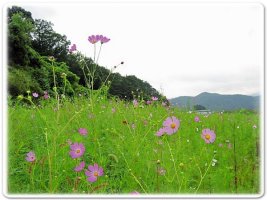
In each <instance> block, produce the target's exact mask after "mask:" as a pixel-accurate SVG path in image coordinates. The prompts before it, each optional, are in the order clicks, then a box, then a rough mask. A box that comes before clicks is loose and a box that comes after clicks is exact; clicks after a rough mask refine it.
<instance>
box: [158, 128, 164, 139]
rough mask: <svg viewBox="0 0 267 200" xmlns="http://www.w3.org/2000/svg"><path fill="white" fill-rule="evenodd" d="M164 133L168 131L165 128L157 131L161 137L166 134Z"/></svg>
mask: <svg viewBox="0 0 267 200" xmlns="http://www.w3.org/2000/svg"><path fill="white" fill-rule="evenodd" d="M164 133H166V130H165V128H160V129H159V130H158V132H157V133H156V136H158V137H160V136H162V135H164Z"/></svg>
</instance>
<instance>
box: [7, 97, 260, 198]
mask: <svg viewBox="0 0 267 200" xmlns="http://www.w3.org/2000/svg"><path fill="white" fill-rule="evenodd" d="M89 102H90V101H89V100H88V99H86V98H83V97H80V98H76V99H75V100H73V101H67V100H66V101H65V102H64V103H63V104H61V106H60V110H59V111H55V109H54V108H55V107H56V104H55V102H53V100H52V99H50V100H48V101H46V102H45V101H42V102H39V103H38V104H42V106H40V107H39V106H36V107H34V106H25V104H24V106H23V104H19V103H18V104H15V105H9V110H8V123H9V127H8V161H9V163H8V193H10V194H16V193H27V194H28V193H50V194H62V193H80V194H84V193H85V194H88V193H90V194H91V193H93V194H129V193H131V192H133V191H138V192H140V193H142V194H143V193H147V194H160V193H164V194H195V193H197V194H203V193H204V194H209V193H216V194H217V193H218V194H235V193H238V194H257V193H259V188H260V172H259V163H260V160H259V158H260V156H259V155H258V149H259V147H258V146H259V133H260V131H259V128H256V129H253V128H252V126H253V125H254V124H256V125H257V127H259V115H258V114H255V113H241V112H235V113H223V114H220V113H213V114H211V115H209V116H208V117H204V116H203V115H198V116H200V119H201V121H200V122H198V123H197V122H195V121H194V117H195V116H196V115H197V114H196V113H187V112H185V111H180V110H179V109H177V108H176V109H174V108H171V109H166V108H165V107H163V106H162V105H161V104H160V103H154V104H153V105H149V106H147V105H145V106H144V107H143V108H142V107H138V108H134V107H133V105H132V102H129V103H126V102H123V101H116V100H107V99H105V98H99V99H98V100H97V101H95V103H94V105H93V107H92V105H90V103H89ZM112 108H115V109H116V112H115V113H112ZM92 115H93V117H90V116H92ZM169 116H176V117H177V118H178V119H179V120H180V127H179V130H178V132H176V133H175V134H173V135H164V136H163V137H160V138H159V137H157V136H155V133H156V132H157V131H158V129H159V128H160V127H161V126H162V123H163V121H164V120H165V119H166V118H167V117H169ZM145 120H146V121H147V125H145V124H144V121H145ZM123 121H124V122H126V121H127V123H123ZM133 123H134V125H135V128H133V127H132V124H133ZM238 126H239V128H237V127H238ZM79 128H86V129H87V130H88V132H89V133H88V135H87V136H82V135H80V134H79V133H78V129H79ZM205 128H209V129H212V130H214V131H215V133H216V140H215V142H214V143H212V144H206V143H205V141H204V140H203V139H202V138H201V132H202V130H203V129H205ZM68 139H70V140H71V141H72V142H79V143H83V144H84V145H85V148H86V151H85V154H84V155H83V157H81V158H79V159H72V158H71V157H70V155H69V151H70V147H69V145H68V143H67V140H68ZM229 143H230V144H231V145H232V148H228V145H229ZM219 144H222V145H223V146H222V147H219ZM29 151H34V152H35V154H36V161H35V162H34V163H29V162H27V161H26V160H25V157H26V154H27V153H28V152H29ZM213 158H214V159H216V160H217V163H216V165H215V166H212V165H211V164H212V159H213ZM79 160H80V161H81V160H84V161H85V162H86V168H87V167H88V165H89V164H90V165H92V164H94V163H98V164H99V165H100V166H102V167H103V169H104V176H101V177H99V178H98V180H97V181H96V182H94V183H89V182H88V181H87V180H86V176H85V174H84V171H83V172H78V173H77V172H74V170H73V169H74V167H75V166H76V165H77V164H78V163H79ZM159 168H164V169H165V170H166V173H165V174H164V175H160V174H159V173H157V170H158V169H159Z"/></svg>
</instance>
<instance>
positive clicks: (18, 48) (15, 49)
mask: <svg viewBox="0 0 267 200" xmlns="http://www.w3.org/2000/svg"><path fill="white" fill-rule="evenodd" d="M33 28H34V26H33V24H32V23H31V22H30V21H29V20H27V19H25V18H23V17H22V14H20V13H16V14H14V15H13V16H12V17H11V20H10V22H9V24H8V57H9V64H10V65H14V64H18V65H20V66H28V65H29V64H30V57H31V53H32V51H30V49H31V35H30V33H31V31H32V30H33Z"/></svg>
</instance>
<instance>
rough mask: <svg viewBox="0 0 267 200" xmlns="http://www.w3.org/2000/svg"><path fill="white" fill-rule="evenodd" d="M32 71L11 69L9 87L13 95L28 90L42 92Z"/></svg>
mask: <svg viewBox="0 0 267 200" xmlns="http://www.w3.org/2000/svg"><path fill="white" fill-rule="evenodd" d="M32 77H33V76H32V74H31V72H30V71H26V70H22V69H11V70H9V74H8V89H9V93H10V95H12V96H17V95H20V94H26V91H27V90H30V91H34V92H38V93H39V92H41V87H40V85H39V83H38V82H37V81H36V80H35V79H34V78H32Z"/></svg>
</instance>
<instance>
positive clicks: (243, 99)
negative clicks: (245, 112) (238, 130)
mask: <svg viewBox="0 0 267 200" xmlns="http://www.w3.org/2000/svg"><path fill="white" fill-rule="evenodd" d="M259 100H260V96H250V95H243V94H219V93H209V92H202V93H200V94H198V95H196V96H180V97H175V98H172V99H169V101H170V103H171V104H172V105H173V106H178V107H180V108H188V109H193V106H194V105H202V106H205V107H206V108H207V109H210V110H213V111H221V110H239V109H249V110H259Z"/></svg>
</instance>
